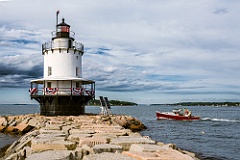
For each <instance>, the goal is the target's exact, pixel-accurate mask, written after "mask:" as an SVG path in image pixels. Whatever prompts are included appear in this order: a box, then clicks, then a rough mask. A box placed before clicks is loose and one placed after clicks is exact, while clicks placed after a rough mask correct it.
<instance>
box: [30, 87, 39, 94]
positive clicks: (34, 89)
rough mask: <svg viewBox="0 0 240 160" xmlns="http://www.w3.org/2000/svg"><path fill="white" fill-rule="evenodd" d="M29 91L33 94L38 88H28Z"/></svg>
mask: <svg viewBox="0 0 240 160" xmlns="http://www.w3.org/2000/svg"><path fill="white" fill-rule="evenodd" d="M29 92H30V94H31V95H33V94H37V92H38V90H37V88H29Z"/></svg>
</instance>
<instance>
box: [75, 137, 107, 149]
mask: <svg viewBox="0 0 240 160" xmlns="http://www.w3.org/2000/svg"><path fill="white" fill-rule="evenodd" d="M106 143H107V140H106V139H105V138H100V137H99V138H93V137H91V138H80V140H79V147H81V146H82V145H84V144H86V145H88V146H89V147H93V146H95V145H98V144H106Z"/></svg>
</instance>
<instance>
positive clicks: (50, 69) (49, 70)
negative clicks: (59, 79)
mask: <svg viewBox="0 0 240 160" xmlns="http://www.w3.org/2000/svg"><path fill="white" fill-rule="evenodd" d="M51 75H52V67H48V76H51Z"/></svg>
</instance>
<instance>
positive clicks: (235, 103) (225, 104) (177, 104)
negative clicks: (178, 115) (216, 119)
mask: <svg viewBox="0 0 240 160" xmlns="http://www.w3.org/2000/svg"><path fill="white" fill-rule="evenodd" d="M151 105H171V106H240V102H179V103H173V104H151Z"/></svg>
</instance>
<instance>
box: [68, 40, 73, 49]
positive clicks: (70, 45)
mask: <svg viewBox="0 0 240 160" xmlns="http://www.w3.org/2000/svg"><path fill="white" fill-rule="evenodd" d="M68 48H72V41H71V39H69V40H68Z"/></svg>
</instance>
